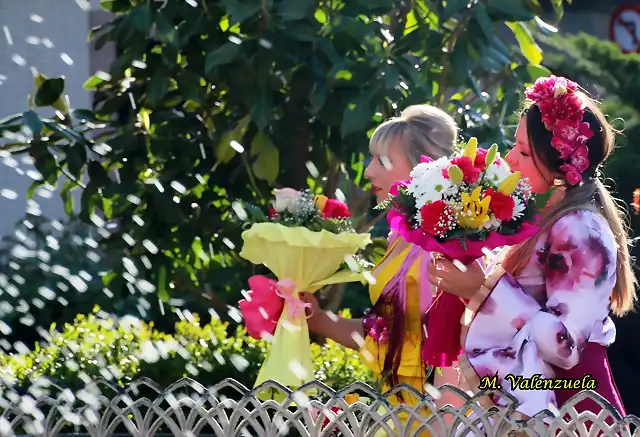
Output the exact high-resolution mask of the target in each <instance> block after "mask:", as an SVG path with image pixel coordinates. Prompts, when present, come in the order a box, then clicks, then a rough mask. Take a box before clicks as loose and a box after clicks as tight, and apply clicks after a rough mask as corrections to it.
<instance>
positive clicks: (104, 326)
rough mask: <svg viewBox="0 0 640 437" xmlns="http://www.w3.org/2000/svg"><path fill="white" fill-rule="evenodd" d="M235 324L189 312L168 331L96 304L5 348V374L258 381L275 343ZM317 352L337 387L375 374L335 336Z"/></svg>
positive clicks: (21, 382) (22, 384)
mask: <svg viewBox="0 0 640 437" xmlns="http://www.w3.org/2000/svg"><path fill="white" fill-rule="evenodd" d="M343 315H346V316H349V313H348V312H347V313H343ZM229 331H230V327H229V324H227V323H224V322H221V321H218V320H213V321H212V322H211V323H209V324H206V325H201V324H200V318H199V317H198V316H197V315H192V314H185V319H184V320H182V321H180V322H179V323H177V324H176V326H175V333H174V334H173V335H169V334H165V333H163V332H159V331H158V330H156V329H155V328H154V326H153V324H147V323H145V322H143V321H140V320H139V319H136V318H133V317H124V318H120V319H118V318H114V317H111V316H110V315H108V314H106V313H104V312H103V311H101V310H99V309H98V308H96V309H94V311H93V312H92V313H91V314H89V315H86V316H85V315H78V316H77V317H76V318H75V320H74V321H73V322H72V323H68V324H66V325H64V327H63V328H62V329H61V330H60V331H58V330H56V329H55V325H54V326H52V328H51V330H50V336H51V338H50V339H49V341H48V342H47V344H36V346H35V348H34V349H33V350H32V351H29V352H24V353H15V354H2V355H0V377H2V378H3V380H4V383H5V384H8V385H11V386H14V387H18V388H26V387H27V386H29V385H30V383H31V382H33V381H35V380H38V379H39V378H42V377H46V378H48V379H50V380H51V381H52V382H54V383H55V384H57V385H59V386H63V387H68V388H70V389H80V388H82V387H84V386H85V384H86V382H87V381H88V380H95V379H99V378H106V379H109V380H111V382H112V383H115V384H118V385H120V386H124V385H127V384H128V383H129V382H131V381H132V380H135V379H138V378H141V377H148V378H151V379H153V380H154V381H156V382H157V383H158V384H160V385H161V386H164V387H166V386H168V385H169V384H171V383H173V382H175V381H176V380H178V379H179V378H181V377H183V376H188V377H192V378H194V379H196V380H197V381H198V382H200V383H202V384H204V385H205V386H210V385H213V384H215V383H216V382H219V381H221V380H222V379H224V378H234V379H235V380H237V381H239V382H241V383H242V384H244V385H245V386H247V387H251V386H253V383H254V381H255V379H256V377H257V375H258V371H259V369H260V364H261V363H262V362H263V360H264V358H265V356H266V353H267V351H268V350H269V343H267V342H265V341H262V340H261V341H257V340H254V339H253V338H251V337H249V336H247V334H246V331H245V329H244V328H243V327H237V328H236V329H235V331H234V332H229ZM312 357H313V360H314V363H315V364H316V366H315V367H316V377H317V378H318V379H319V380H321V381H324V382H326V383H327V384H328V385H330V386H332V387H334V388H340V387H343V386H345V385H347V384H349V383H351V382H354V381H365V382H368V383H372V382H373V380H372V375H371V373H370V372H369V371H368V369H366V368H365V367H364V366H363V365H362V363H361V361H360V359H359V358H358V354H357V352H355V351H352V350H349V349H345V348H343V347H342V346H340V345H338V344H336V343H334V342H332V341H330V340H329V341H328V342H327V343H326V344H325V345H323V346H320V345H317V344H313V345H312Z"/></svg>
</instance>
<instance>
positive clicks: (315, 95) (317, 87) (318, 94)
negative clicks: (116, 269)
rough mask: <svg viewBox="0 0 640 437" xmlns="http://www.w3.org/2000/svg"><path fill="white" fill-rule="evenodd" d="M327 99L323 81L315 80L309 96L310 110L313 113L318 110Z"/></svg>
mask: <svg viewBox="0 0 640 437" xmlns="http://www.w3.org/2000/svg"><path fill="white" fill-rule="evenodd" d="M326 101H327V88H326V86H325V84H324V82H316V83H314V84H313V90H312V91H311V95H310V96H309V102H310V103H311V110H312V111H313V112H314V113H315V112H318V111H319V110H320V109H322V107H323V106H324V103H325V102H326Z"/></svg>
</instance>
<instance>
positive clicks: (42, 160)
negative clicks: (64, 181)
mask: <svg viewBox="0 0 640 437" xmlns="http://www.w3.org/2000/svg"><path fill="white" fill-rule="evenodd" d="M34 165H35V167H36V169H37V170H38V171H39V172H40V174H41V175H42V179H43V180H44V181H46V182H47V183H48V184H49V185H52V186H54V187H55V186H56V185H57V183H58V176H59V175H60V171H59V170H58V165H57V162H56V158H54V157H53V155H51V153H50V152H49V151H48V150H47V149H46V148H45V149H44V150H42V151H41V152H40V153H38V154H37V155H36V157H35V159H34Z"/></svg>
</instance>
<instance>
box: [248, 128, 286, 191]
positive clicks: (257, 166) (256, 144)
mask: <svg viewBox="0 0 640 437" xmlns="http://www.w3.org/2000/svg"><path fill="white" fill-rule="evenodd" d="M250 156H251V157H256V160H255V161H254V162H253V164H252V166H251V167H252V169H253V173H254V174H255V175H256V177H257V178H258V179H262V180H263V181H267V182H268V183H270V184H273V183H274V182H275V181H276V179H277V178H278V173H279V166H280V151H279V150H278V148H277V147H276V146H275V145H274V144H273V142H272V141H271V138H269V136H268V135H267V134H266V133H264V132H260V133H258V134H257V135H256V136H255V137H254V138H253V141H251V150H250Z"/></svg>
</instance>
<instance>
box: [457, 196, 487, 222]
mask: <svg viewBox="0 0 640 437" xmlns="http://www.w3.org/2000/svg"><path fill="white" fill-rule="evenodd" d="M481 192H482V187H477V188H476V189H475V190H473V192H472V193H471V194H469V193H462V211H460V213H459V214H458V223H460V226H461V227H463V228H467V229H480V228H482V225H484V224H485V223H486V222H487V220H489V203H491V196H487V197H485V198H484V199H480V194H481Z"/></svg>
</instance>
